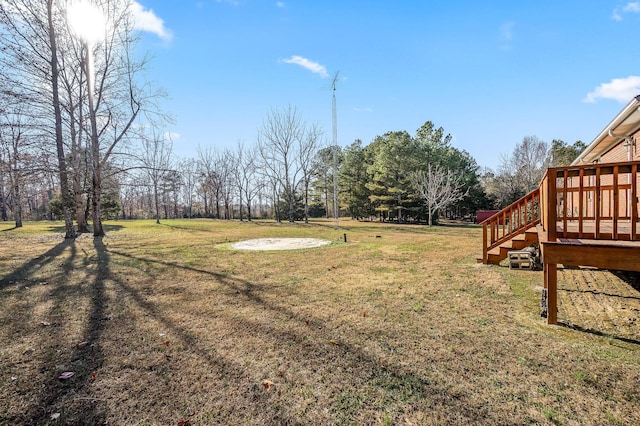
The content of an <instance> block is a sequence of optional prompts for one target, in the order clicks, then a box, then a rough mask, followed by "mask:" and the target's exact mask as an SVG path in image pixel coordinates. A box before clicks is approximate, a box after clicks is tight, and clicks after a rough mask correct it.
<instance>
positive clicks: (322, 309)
mask: <svg viewBox="0 0 640 426" xmlns="http://www.w3.org/2000/svg"><path fill="white" fill-rule="evenodd" d="M162 222H163V223H162V224H160V225H157V224H155V223H154V222H153V221H130V222H128V221H119V222H109V223H107V224H106V232H107V236H106V237H104V238H103V239H94V238H93V237H91V236H90V235H82V236H81V237H80V238H78V239H76V240H72V241H64V240H63V238H62V234H61V232H62V228H61V227H62V224H61V223H57V222H56V223H51V222H40V223H26V224H25V227H24V228H21V229H13V227H12V224H11V223H0V306H2V310H1V311H0V338H2V342H3V345H2V346H0V424H2V425H4V424H6V425H14V424H104V423H106V424H118V425H121V424H122V425H124V424H127V425H129V424H131V425H172V424H173V425H179V424H182V425H184V424H190V425H208V424H234V425H238V424H313V425H316V424H416V425H423V424H469V423H476V424H477V423H485V424H594V425H595V424H597V425H602V424H620V425H622V424H640V387H639V386H638V383H640V369H639V367H640V346H639V345H638V344H636V343H634V341H633V339H626V340H621V339H616V338H612V337H607V336H597V335H595V334H593V333H585V332H580V331H575V330H572V329H569V328H567V327H549V326H546V325H545V323H544V321H543V320H541V319H540V318H539V306H538V305H539V301H538V298H539V292H538V291H536V287H538V286H540V285H541V284H542V276H541V273H540V272H531V271H510V270H508V269H506V268H504V267H496V266H486V265H480V264H477V263H476V257H477V255H478V254H479V253H480V251H481V244H482V242H481V239H482V236H481V228H479V227H477V226H473V225H451V226H438V227H431V228H429V227H423V226H411V225H405V226H398V225H389V224H379V223H359V222H355V221H350V220H341V221H340V229H335V228H334V227H333V222H332V221H316V222H313V223H311V224H308V225H304V224H295V225H291V224H276V223H273V222H254V223H246V222H245V223H240V222H235V221H233V222H230V221H216V220H167V221H162ZM343 234H347V241H348V242H347V243H345V242H343V240H342V238H343ZM259 237H313V238H324V239H328V240H330V241H332V244H330V245H328V246H325V247H321V248H315V249H307V250H297V251H267V252H253V251H236V250H232V249H231V248H230V247H229V243H231V242H235V241H239V240H243V239H250V238H259ZM63 372H73V373H74V375H73V376H72V377H71V378H68V379H59V376H60V374H61V373H63Z"/></svg>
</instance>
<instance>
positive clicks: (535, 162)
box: [511, 136, 549, 194]
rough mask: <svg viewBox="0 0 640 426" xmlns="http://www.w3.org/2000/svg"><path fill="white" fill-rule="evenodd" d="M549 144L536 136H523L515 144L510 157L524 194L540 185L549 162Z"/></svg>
mask: <svg viewBox="0 0 640 426" xmlns="http://www.w3.org/2000/svg"><path fill="white" fill-rule="evenodd" d="M548 152H549V145H548V144H547V143H546V142H544V141H542V140H540V139H538V138H537V137H536V136H525V137H524V138H523V139H522V142H521V143H519V144H518V145H516V147H515V149H514V151H513V155H512V157H511V164H512V168H513V170H515V171H516V176H517V177H518V179H519V181H520V182H521V185H522V189H523V191H524V193H525V194H527V193H529V192H531V191H532V190H534V189H535V188H537V187H538V186H539V185H540V181H541V180H542V176H544V172H545V170H546V169H547V165H548V162H549V156H548V155H547V154H548Z"/></svg>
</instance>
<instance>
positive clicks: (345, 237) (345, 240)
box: [342, 234, 347, 243]
mask: <svg viewBox="0 0 640 426" xmlns="http://www.w3.org/2000/svg"><path fill="white" fill-rule="evenodd" d="M342 235H343V236H344V242H345V243H346V242H347V234H342Z"/></svg>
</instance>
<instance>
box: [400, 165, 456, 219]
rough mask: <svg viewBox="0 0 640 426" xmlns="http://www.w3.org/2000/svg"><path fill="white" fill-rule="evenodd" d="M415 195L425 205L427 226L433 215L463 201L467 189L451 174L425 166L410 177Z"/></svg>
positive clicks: (449, 171) (448, 171)
mask: <svg viewBox="0 0 640 426" xmlns="http://www.w3.org/2000/svg"><path fill="white" fill-rule="evenodd" d="M410 180H411V183H412V185H413V188H414V189H415V191H416V193H417V194H418V196H419V197H420V198H422V199H423V200H424V201H425V203H426V205H427V214H428V221H429V226H431V225H432V224H433V215H434V214H435V213H436V212H438V211H441V210H444V209H445V208H446V207H447V206H448V205H450V204H453V203H455V202H456V201H459V200H461V199H463V198H464V197H465V196H466V195H467V193H468V191H469V190H468V189H467V190H464V185H463V183H462V182H461V181H460V180H459V179H458V178H457V177H456V176H455V175H454V174H453V172H452V171H451V170H446V169H444V168H442V167H440V166H433V167H432V166H431V164H429V165H428V166H427V170H426V171H424V170H418V171H416V172H414V173H412V174H411V175H410Z"/></svg>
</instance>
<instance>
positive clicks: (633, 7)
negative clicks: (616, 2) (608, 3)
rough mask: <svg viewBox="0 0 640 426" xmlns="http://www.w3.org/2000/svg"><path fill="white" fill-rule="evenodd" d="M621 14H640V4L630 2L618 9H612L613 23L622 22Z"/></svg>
mask: <svg viewBox="0 0 640 426" xmlns="http://www.w3.org/2000/svg"><path fill="white" fill-rule="evenodd" d="M623 13H640V2H637V1H630V2H629V3H627V4H626V5H624V6H623V7H622V9H620V8H615V9H613V14H612V16H611V17H612V18H613V20H614V21H622V14H623Z"/></svg>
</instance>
